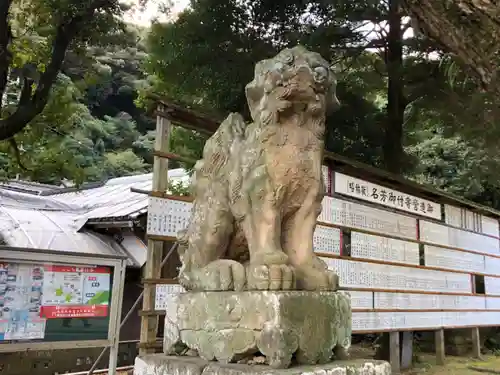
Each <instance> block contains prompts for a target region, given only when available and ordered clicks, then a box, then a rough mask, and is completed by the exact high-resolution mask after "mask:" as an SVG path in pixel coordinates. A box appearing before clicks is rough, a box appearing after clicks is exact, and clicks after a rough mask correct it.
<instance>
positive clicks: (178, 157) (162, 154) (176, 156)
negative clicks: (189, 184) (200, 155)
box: [153, 150, 197, 164]
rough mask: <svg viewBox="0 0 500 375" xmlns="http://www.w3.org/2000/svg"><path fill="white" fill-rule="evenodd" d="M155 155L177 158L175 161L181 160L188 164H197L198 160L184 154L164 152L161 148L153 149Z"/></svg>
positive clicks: (171, 158) (170, 158)
mask: <svg viewBox="0 0 500 375" xmlns="http://www.w3.org/2000/svg"><path fill="white" fill-rule="evenodd" d="M153 155H154V156H158V157H159V158H165V159H169V160H175V161H180V162H183V163H188V164H196V162H197V160H196V159H192V158H189V157H187V156H182V155H177V154H174V153H172V152H164V151H160V150H155V151H153Z"/></svg>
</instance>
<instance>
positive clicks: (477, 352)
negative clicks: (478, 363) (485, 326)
mask: <svg viewBox="0 0 500 375" xmlns="http://www.w3.org/2000/svg"><path fill="white" fill-rule="evenodd" d="M472 356H473V357H474V358H481V338H480V335H479V328H478V327H474V328H472Z"/></svg>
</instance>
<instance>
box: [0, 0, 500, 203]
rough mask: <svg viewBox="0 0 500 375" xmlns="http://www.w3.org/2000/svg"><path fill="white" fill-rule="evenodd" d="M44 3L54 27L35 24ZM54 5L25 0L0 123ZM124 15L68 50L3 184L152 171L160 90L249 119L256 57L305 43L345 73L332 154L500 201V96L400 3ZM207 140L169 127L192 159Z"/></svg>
mask: <svg viewBox="0 0 500 375" xmlns="http://www.w3.org/2000/svg"><path fill="white" fill-rule="evenodd" d="M82 1H83V0H82ZM67 2H68V1H67ZM68 3H71V2H70V1H69V2H68ZM40 4H43V7H42V8H36V9H37V13H36V14H37V15H38V16H40V14H41V15H42V16H46V23H45V24H43V22H42V23H41V22H40V21H37V22H30V19H31V18H32V17H33V9H34V8H33V7H34V6H37V7H38V6H40ZM54 4H57V6H60V4H58V1H49V0H25V1H23V2H19V3H16V1H14V5H13V6H12V8H11V15H12V19H11V25H13V27H12V29H13V31H12V34H13V43H12V46H11V51H12V61H11V66H12V70H11V72H18V74H11V75H10V76H9V82H8V85H7V89H6V90H5V93H4V97H3V105H2V113H1V114H2V117H5V116H9V115H10V114H12V113H13V112H14V111H15V109H16V108H17V107H18V106H19V105H21V104H22V103H21V104H20V100H21V99H22V90H23V82H24V80H25V79H26V77H30V75H29V74H30V73H33V72H34V74H35V76H36V72H37V71H43V69H44V61H46V60H47V57H46V50H47V44H48V40H49V39H50V35H51V34H50V30H48V29H47V28H48V27H49V28H50V26H47V25H49V24H50V22H49V21H50V20H51V17H52V16H53V14H54V8H51V7H54V6H55V5H54ZM123 11H124V8H120V9H118V8H116V9H114V10H113V12H114V13H110V14H111V15H112V16H114V18H113V22H115V23H114V24H113V25H111V24H110V23H109V22H108V23H104V24H102V25H106V27H104V26H103V28H100V27H101V26H102V25H101V24H96V26H95V27H94V28H92V27H91V28H90V29H92V31H93V32H92V33H91V34H89V35H88V36H87V37H86V38H85V39H84V40H83V42H81V43H79V44H74V45H71V46H70V47H69V48H68V51H67V53H66V59H65V60H64V63H63V65H62V67H61V70H60V72H59V74H58V75H57V79H56V81H55V84H54V85H53V87H52V89H51V92H50V96H49V100H48V103H47V105H46V106H45V108H44V110H43V112H42V113H41V114H40V115H38V116H36V117H35V118H34V119H33V120H32V121H30V122H29V125H28V126H27V127H25V128H24V129H23V130H22V131H21V132H19V133H17V134H16V135H15V137H14V139H15V141H16V144H17V149H18V151H19V154H18V155H16V153H17V152H16V151H15V148H14V147H13V146H12V142H7V141H5V142H2V143H0V178H15V177H16V176H18V177H20V178H23V179H29V180H34V181H39V182H44V183H52V184H61V183H65V184H68V183H76V184H81V183H85V182H92V181H101V180H106V179H108V178H112V177H116V176H123V175H129V174H136V173H144V172H147V171H149V170H150V169H151V163H152V148H153V143H154V128H155V120H154V119H153V118H152V117H150V116H149V115H148V114H147V113H148V110H149V109H151V102H149V101H148V99H147V97H148V95H149V94H151V93H157V94H161V95H165V96H168V97H169V98H172V99H173V100H174V101H176V102H178V103H182V104H184V105H186V106H188V107H190V108H193V109H198V110H201V111H202V112H205V113H207V114H213V115H214V116H217V117H218V118H221V117H223V116H225V115H226V114H227V113H228V112H230V111H238V112H242V113H243V114H244V115H246V116H247V117H248V112H247V108H246V99H245V97H244V86H245V84H246V83H247V82H249V81H250V80H251V79H252V76H253V67H254V64H255V62H256V61H258V60H261V59H264V58H268V57H270V56H272V55H274V54H275V53H276V52H277V51H278V50H280V49H282V48H284V47H287V46H293V45H295V44H297V43H301V44H303V45H305V46H307V47H308V48H310V49H312V50H315V51H317V52H319V53H321V54H322V55H323V56H324V57H325V58H326V59H328V60H330V61H331V63H332V65H333V67H334V69H335V71H336V72H337V76H338V81H339V85H338V94H337V96H338V97H339V99H340V100H341V103H342V107H341V109H340V110H339V111H338V112H336V113H334V114H332V115H331V116H330V117H329V118H328V121H327V139H326V148H327V149H328V150H330V151H333V152H336V153H338V154H341V155H343V156H346V157H349V158H352V159H355V160H358V161H362V162H364V163H367V164H371V165H374V166H377V167H380V168H384V169H387V170H389V171H392V172H395V173H400V174H402V175H404V176H406V177H408V178H411V179H414V180H416V181H417V182H420V183H427V184H431V185H434V186H435V187H437V188H441V189H444V190H447V191H450V192H453V193H456V194H459V195H461V196H464V197H466V198H469V199H472V200H474V201H477V202H479V203H482V204H485V205H489V206H492V207H495V208H497V209H500V190H499V188H500V177H499V173H497V171H498V170H499V167H500V148H499V147H498V140H499V139H500V137H499V136H500V123H499V122H498V119H499V118H500V113H499V112H498V107H499V106H498V103H497V102H496V100H498V99H496V97H495V95H493V94H492V93H491V92H488V91H484V90H483V88H482V86H481V85H480V84H479V83H478V82H477V81H476V80H475V79H473V78H472V76H473V74H471V72H470V71H468V70H467V69H466V68H465V67H463V66H461V65H460V63H459V62H458V61H456V60H455V58H454V57H453V55H451V54H449V53H448V52H449V51H447V50H446V49H445V48H444V47H443V46H442V45H441V44H438V43H436V42H434V41H433V40H431V39H429V38H428V37H426V35H424V34H422V33H420V32H419V30H418V27H417V25H415V24H414V23H413V22H412V21H411V20H410V19H409V18H408V17H406V15H405V13H404V11H403V10H402V9H401V8H400V6H399V5H398V4H397V1H374V0H364V1H349V2H345V1H340V0H339V1H337V0H334V1H331V2H324V1H317V2H315V1H307V2H303V1H288V0H287V1H284V0H283V1H275V0H192V1H191V6H190V8H189V9H187V10H186V11H184V12H183V13H181V14H180V15H179V16H178V18H177V19H176V20H175V22H170V23H166V24H161V23H153V25H152V26H151V27H150V28H140V27H138V26H136V25H131V24H124V23H123V22H122V21H120V17H119V16H120V14H121V13H122V12H123ZM165 11H168V10H165ZM0 12H1V9H0ZM30 17H31V18H30ZM41 18H42V19H43V17H41ZM105 21H106V20H105ZM107 21H109V20H107ZM0 57H1V56H0ZM44 59H45V60H44ZM0 62H1V61H0ZM33 67H34V69H31V70H30V68H33ZM33 80H34V82H36V77H33ZM203 143H204V139H203V138H202V137H201V136H200V135H198V134H196V133H194V132H191V131H187V130H183V129H179V128H177V129H175V131H174V132H173V134H172V139H171V147H172V149H173V151H174V152H177V153H180V154H182V155H185V156H189V157H191V158H199V157H200V155H201V149H202V146H203ZM17 156H18V157H17ZM174 166H178V164H174ZM184 167H187V168H190V167H191V166H189V165H184Z"/></svg>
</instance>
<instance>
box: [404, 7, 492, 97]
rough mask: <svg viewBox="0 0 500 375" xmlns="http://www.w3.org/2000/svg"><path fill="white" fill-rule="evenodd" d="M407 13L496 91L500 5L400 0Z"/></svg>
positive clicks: (481, 80)
mask: <svg viewBox="0 0 500 375" xmlns="http://www.w3.org/2000/svg"><path fill="white" fill-rule="evenodd" d="M402 5H403V7H404V8H405V10H406V11H407V13H408V14H409V15H410V16H411V17H412V18H413V19H414V20H415V21H416V24H417V25H418V28H419V29H420V31H421V32H423V33H424V34H425V35H426V36H428V37H429V38H432V39H435V40H436V41H438V42H439V43H441V44H442V45H443V46H444V47H445V49H446V50H448V51H449V52H451V53H453V54H455V55H456V56H457V57H458V59H459V60H460V61H461V62H462V63H463V64H464V65H465V66H467V67H468V68H470V69H471V70H472V71H473V72H474V73H475V74H476V76H477V78H478V79H479V80H480V82H481V83H482V84H483V85H484V86H485V88H490V89H492V90H495V91H497V92H500V88H499V87H498V85H497V84H495V83H496V79H497V78H498V76H497V72H498V68H497V65H498V56H497V52H498V51H499V50H500V47H499V46H500V5H499V4H498V1H496V0H439V1H438V0H402Z"/></svg>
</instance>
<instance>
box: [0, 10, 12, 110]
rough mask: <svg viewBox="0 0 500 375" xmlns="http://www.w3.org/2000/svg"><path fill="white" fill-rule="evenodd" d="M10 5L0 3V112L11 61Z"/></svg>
mask: <svg viewBox="0 0 500 375" xmlns="http://www.w3.org/2000/svg"><path fill="white" fill-rule="evenodd" d="M11 4H12V0H1V1H0V110H1V108H2V99H3V95H4V92H5V88H6V87H7V79H8V76H9V65H10V59H11V57H10V52H9V44H10V41H11V39H12V33H11V29H10V25H9V10H10V6H11ZM0 114H1V112H0Z"/></svg>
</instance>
